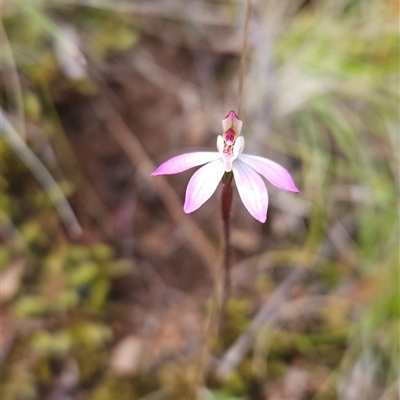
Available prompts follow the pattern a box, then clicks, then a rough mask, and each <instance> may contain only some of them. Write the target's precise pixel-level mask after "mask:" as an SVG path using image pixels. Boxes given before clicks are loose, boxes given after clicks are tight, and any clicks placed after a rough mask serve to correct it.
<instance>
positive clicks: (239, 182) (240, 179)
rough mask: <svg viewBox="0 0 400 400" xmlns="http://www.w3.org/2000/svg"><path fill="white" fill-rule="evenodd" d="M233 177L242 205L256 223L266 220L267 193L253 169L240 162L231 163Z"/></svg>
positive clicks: (262, 182) (238, 160)
mask: <svg viewBox="0 0 400 400" xmlns="http://www.w3.org/2000/svg"><path fill="white" fill-rule="evenodd" d="M233 176H234V178H235V182H236V187H237V189H238V192H239V196H240V198H241V199H242V202H243V204H244V205H245V207H246V208H247V210H248V211H249V213H250V214H251V215H252V216H253V217H254V218H255V219H257V220H258V221H260V222H265V221H266V220H267V210H268V193H267V188H266V187H265V184H264V181H263V180H262V178H261V177H260V176H259V175H258V174H257V172H255V171H254V170H253V169H251V168H250V167H248V166H247V165H246V164H244V163H243V162H241V161H240V158H239V159H237V160H235V162H234V163H233Z"/></svg>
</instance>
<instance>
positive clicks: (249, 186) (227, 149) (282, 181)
mask: <svg viewBox="0 0 400 400" xmlns="http://www.w3.org/2000/svg"><path fill="white" fill-rule="evenodd" d="M242 125H243V122H242V121H241V120H240V119H239V118H238V116H237V115H236V113H235V111H229V113H228V115H227V116H226V118H225V119H224V120H222V129H223V133H222V135H219V136H218V138H217V149H218V152H207V151H204V152H195V153H187V154H181V155H179V156H176V157H173V158H171V159H169V160H168V161H166V162H165V163H163V164H161V165H160V166H159V167H158V168H157V169H156V170H155V171H154V172H153V173H152V174H151V175H152V176H155V175H170V174H177V173H179V172H183V171H186V170H188V169H189V168H193V167H197V166H199V165H204V164H205V165H204V166H203V167H201V168H199V169H198V170H197V171H196V172H195V173H194V175H193V176H192V178H191V179H190V181H189V184H188V186H187V189H186V198H185V204H184V206H183V211H184V212H185V213H186V214H188V213H191V212H193V211H195V210H197V209H198V208H199V207H200V206H202V205H203V204H204V203H205V202H206V201H207V200H208V199H209V198H210V197H211V196H212V194H213V193H214V192H215V190H216V189H217V186H218V184H219V183H220V182H221V179H222V177H223V176H224V174H225V173H227V172H231V171H232V172H233V177H234V180H235V182H236V187H237V189H238V192H239V196H240V198H241V200H242V202H243V204H244V206H245V207H246V208H247V210H248V211H249V213H250V214H251V215H252V216H253V217H254V218H255V219H257V220H258V221H260V222H265V221H266V219H267V209H268V193H267V188H266V187H265V184H264V181H263V180H262V178H261V177H260V175H261V176H262V177H264V178H265V179H267V180H268V181H269V182H270V183H272V184H273V185H274V186H276V187H278V188H280V189H284V190H289V191H291V192H295V193H299V190H298V189H297V187H296V185H295V184H294V182H293V179H292V177H291V176H290V174H289V172H288V171H286V169H285V168H283V167H282V166H281V165H279V164H277V163H276V162H274V161H271V160H269V159H267V158H263V157H258V156H253V155H249V154H243V153H242V152H243V149H244V138H243V137H242V136H240V132H241V130H242Z"/></svg>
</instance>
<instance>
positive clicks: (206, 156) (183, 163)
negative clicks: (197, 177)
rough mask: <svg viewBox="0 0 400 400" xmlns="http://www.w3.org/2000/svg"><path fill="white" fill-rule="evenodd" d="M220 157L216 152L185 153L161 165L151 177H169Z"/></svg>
mask: <svg viewBox="0 0 400 400" xmlns="http://www.w3.org/2000/svg"><path fill="white" fill-rule="evenodd" d="M220 157H221V155H220V154H219V153H218V152H209V151H202V152H196V153H186V154H181V155H179V156H176V157H173V158H171V159H169V160H168V161H165V163H163V164H161V165H160V166H159V167H158V168H157V169H156V170H155V171H154V172H153V173H152V174H151V175H152V176H155V175H171V174H177V173H179V172H183V171H186V170H187V169H189V168H193V167H197V166H198V165H202V164H206V163H209V162H210V161H214V160H217V159H218V158H220Z"/></svg>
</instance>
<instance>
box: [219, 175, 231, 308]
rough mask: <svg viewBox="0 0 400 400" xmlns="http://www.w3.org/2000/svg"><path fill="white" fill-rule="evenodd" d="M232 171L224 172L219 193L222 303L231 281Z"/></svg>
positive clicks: (228, 292)
mask: <svg viewBox="0 0 400 400" xmlns="http://www.w3.org/2000/svg"><path fill="white" fill-rule="evenodd" d="M232 178H233V174H232V172H227V173H225V175H224V177H223V179H222V183H223V187H222V195H221V214H222V224H223V267H224V272H223V274H224V287H223V296H222V299H223V300H222V304H224V303H225V302H226V301H227V299H228V298H229V296H230V291H231V282H230V258H231V248H230V211H231V205H232V198H233V190H232Z"/></svg>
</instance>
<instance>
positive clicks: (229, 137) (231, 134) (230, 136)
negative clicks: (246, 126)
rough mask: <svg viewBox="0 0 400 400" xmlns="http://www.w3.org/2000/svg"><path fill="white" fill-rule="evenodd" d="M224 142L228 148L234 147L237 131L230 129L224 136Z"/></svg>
mask: <svg viewBox="0 0 400 400" xmlns="http://www.w3.org/2000/svg"><path fill="white" fill-rule="evenodd" d="M224 140H225V143H226V144H227V145H228V146H232V145H233V143H235V140H236V135H235V131H234V130H233V129H228V130H227V131H226V133H225V135H224Z"/></svg>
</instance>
